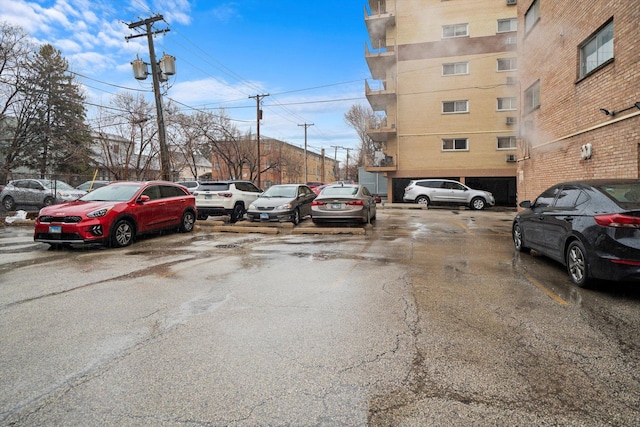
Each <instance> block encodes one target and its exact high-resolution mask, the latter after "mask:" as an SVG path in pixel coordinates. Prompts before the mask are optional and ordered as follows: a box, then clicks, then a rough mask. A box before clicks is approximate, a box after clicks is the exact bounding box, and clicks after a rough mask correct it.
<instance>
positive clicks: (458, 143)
mask: <svg viewBox="0 0 640 427" xmlns="http://www.w3.org/2000/svg"><path fill="white" fill-rule="evenodd" d="M468 150H469V140H468V139H467V138H444V139H443V140H442V151H468Z"/></svg>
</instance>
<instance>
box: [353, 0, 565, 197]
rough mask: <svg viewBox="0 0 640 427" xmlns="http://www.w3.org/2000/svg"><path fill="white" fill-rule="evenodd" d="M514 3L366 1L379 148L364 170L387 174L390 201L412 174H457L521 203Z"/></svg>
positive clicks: (368, 88) (372, 131)
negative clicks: (517, 199)
mask: <svg viewBox="0 0 640 427" xmlns="http://www.w3.org/2000/svg"><path fill="white" fill-rule="evenodd" d="M572 3H573V2H572ZM517 10H518V7H517V2H516V1H514V0H412V1H407V0H369V1H368V4H367V5H366V7H365V17H364V20H365V23H366V26H367V30H368V34H369V38H370V40H369V43H368V44H367V45H366V46H365V58H366V61H367V64H368V66H369V68H370V70H371V76H372V79H370V80H368V81H367V82H365V93H366V96H367V99H368V101H369V103H370V105H371V107H372V109H373V110H374V114H375V115H376V120H374V123H371V124H370V125H369V126H368V134H369V135H370V136H371V137H372V139H373V140H374V141H375V142H376V143H377V145H378V151H377V152H376V155H375V156H374V158H373V160H372V161H371V162H370V164H367V165H365V169H366V170H367V171H370V172H381V173H383V174H384V175H385V176H386V177H387V179H388V189H389V195H388V197H389V200H390V201H393V202H401V201H402V196H403V193H404V187H405V186H406V185H407V184H408V182H409V180H411V179H415V178H452V179H456V180H459V181H461V182H464V183H466V184H467V185H469V186H470V187H473V188H478V189H484V190H489V191H491V192H492V193H494V195H495V197H496V203H497V204H498V205H506V206H515V203H516V167H517V166H516V165H517V162H516V159H517V143H516V139H517V128H518V117H519V116H520V113H519V110H520V101H519V98H518V93H519V85H518V80H517V72H518V71H517V70H518V62H517V53H516V49H517V46H518V37H517V29H518V28H517V26H518V16H517Z"/></svg>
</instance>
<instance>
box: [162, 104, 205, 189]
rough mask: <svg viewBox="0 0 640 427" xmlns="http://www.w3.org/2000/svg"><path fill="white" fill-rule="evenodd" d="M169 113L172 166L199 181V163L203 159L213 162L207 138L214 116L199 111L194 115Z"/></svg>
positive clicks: (168, 129) (168, 126)
mask: <svg viewBox="0 0 640 427" xmlns="http://www.w3.org/2000/svg"><path fill="white" fill-rule="evenodd" d="M165 111H168V113H167V116H168V117H169V119H168V120H167V132H168V134H169V137H168V139H169V140H170V141H171V143H170V146H171V152H172V164H173V167H174V170H182V169H185V168H186V169H188V170H189V171H190V172H191V175H192V176H193V177H194V178H195V179H198V163H199V160H200V159H202V158H207V159H209V160H211V149H210V148H209V144H208V139H207V137H206V136H205V134H206V131H207V129H209V127H210V125H211V122H212V120H213V119H214V117H213V115H212V114H208V113H204V112H201V111H197V112H195V113H193V114H190V115H188V114H183V113H179V112H177V111H171V110H170V108H165Z"/></svg>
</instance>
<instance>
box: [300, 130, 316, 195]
mask: <svg viewBox="0 0 640 427" xmlns="http://www.w3.org/2000/svg"><path fill="white" fill-rule="evenodd" d="M298 126H304V179H303V180H302V182H305V183H306V182H307V181H309V174H308V173H307V128H308V127H309V126H313V123H303V124H301V125H298Z"/></svg>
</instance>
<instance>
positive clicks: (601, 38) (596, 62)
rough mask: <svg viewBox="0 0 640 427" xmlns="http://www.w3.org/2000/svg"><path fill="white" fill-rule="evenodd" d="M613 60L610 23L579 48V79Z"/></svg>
mask: <svg viewBox="0 0 640 427" xmlns="http://www.w3.org/2000/svg"><path fill="white" fill-rule="evenodd" d="M610 59H613V21H610V22H609V23H608V24H606V25H605V26H604V27H602V28H601V29H600V30H598V31H597V32H596V33H595V34H593V35H592V36H591V37H589V39H587V41H586V42H585V43H583V44H582V46H580V77H584V76H586V75H587V74H589V73H590V72H591V71H593V70H595V69H596V68H598V67H599V66H601V65H602V64H604V63H605V62H607V61H609V60H610Z"/></svg>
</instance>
